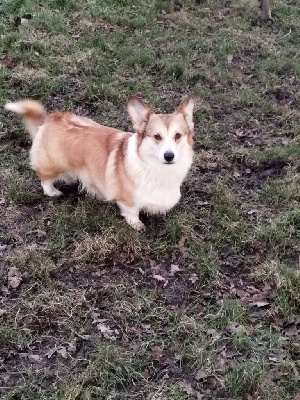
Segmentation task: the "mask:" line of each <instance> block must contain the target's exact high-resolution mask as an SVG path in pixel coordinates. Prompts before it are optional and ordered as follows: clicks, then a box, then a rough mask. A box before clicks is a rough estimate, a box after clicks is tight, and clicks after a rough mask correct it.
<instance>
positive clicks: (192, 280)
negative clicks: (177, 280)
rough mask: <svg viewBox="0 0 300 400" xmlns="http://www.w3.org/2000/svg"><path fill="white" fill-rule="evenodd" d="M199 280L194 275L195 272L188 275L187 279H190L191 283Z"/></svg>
mask: <svg viewBox="0 0 300 400" xmlns="http://www.w3.org/2000/svg"><path fill="white" fill-rule="evenodd" d="M198 280H199V278H198V276H197V275H196V274H192V275H191V276H190V277H189V281H191V282H192V283H195V282H197V281H198Z"/></svg>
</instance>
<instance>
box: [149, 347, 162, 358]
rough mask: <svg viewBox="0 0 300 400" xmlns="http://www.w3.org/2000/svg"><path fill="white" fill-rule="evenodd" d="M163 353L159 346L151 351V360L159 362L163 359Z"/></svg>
mask: <svg viewBox="0 0 300 400" xmlns="http://www.w3.org/2000/svg"><path fill="white" fill-rule="evenodd" d="M162 354H163V351H162V348H161V347H159V346H154V347H152V349H151V358H152V360H155V361H159V360H160V359H161V357H162Z"/></svg>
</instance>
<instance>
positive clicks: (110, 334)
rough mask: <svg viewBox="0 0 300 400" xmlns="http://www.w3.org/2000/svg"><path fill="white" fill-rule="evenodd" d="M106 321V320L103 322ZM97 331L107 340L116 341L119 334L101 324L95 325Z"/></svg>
mask: <svg viewBox="0 0 300 400" xmlns="http://www.w3.org/2000/svg"><path fill="white" fill-rule="evenodd" d="M104 321H106V320H104ZM97 329H98V330H99V331H100V332H101V333H102V335H103V336H104V337H105V339H108V340H113V341H115V340H117V336H116V335H118V334H119V331H118V330H117V329H115V330H112V329H111V328H110V327H109V326H106V325H104V324H103V323H100V324H98V325H97Z"/></svg>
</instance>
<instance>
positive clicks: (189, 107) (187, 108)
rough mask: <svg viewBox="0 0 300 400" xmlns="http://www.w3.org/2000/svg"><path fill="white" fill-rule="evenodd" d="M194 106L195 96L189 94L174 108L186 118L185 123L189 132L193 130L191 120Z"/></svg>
mask: <svg viewBox="0 0 300 400" xmlns="http://www.w3.org/2000/svg"><path fill="white" fill-rule="evenodd" d="M194 106H195V96H194V95H193V94H191V95H189V96H188V97H186V98H185V99H184V100H183V102H182V103H181V104H180V106H179V107H178V108H177V110H176V112H177V113H180V114H182V115H183V116H184V119H185V120H186V123H187V125H188V127H189V130H190V132H191V133H193V131H194V122H193V111H194Z"/></svg>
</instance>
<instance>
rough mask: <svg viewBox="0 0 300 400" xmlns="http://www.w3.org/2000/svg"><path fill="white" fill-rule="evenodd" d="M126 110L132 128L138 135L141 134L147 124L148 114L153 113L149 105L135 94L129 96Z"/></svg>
mask: <svg viewBox="0 0 300 400" xmlns="http://www.w3.org/2000/svg"><path fill="white" fill-rule="evenodd" d="M127 110H128V114H129V116H130V119H131V122H132V125H133V128H134V130H135V131H136V132H137V134H138V135H143V134H144V132H145V129H146V126H147V124H148V121H149V118H150V115H151V114H152V113H153V110H152V108H151V107H149V106H148V104H146V103H145V102H144V101H143V100H142V99H140V98H139V97H137V96H130V97H129V99H128V103H127Z"/></svg>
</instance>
